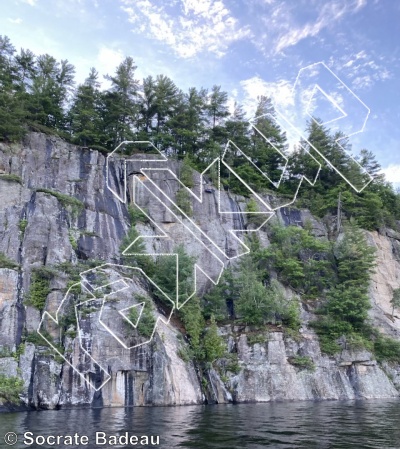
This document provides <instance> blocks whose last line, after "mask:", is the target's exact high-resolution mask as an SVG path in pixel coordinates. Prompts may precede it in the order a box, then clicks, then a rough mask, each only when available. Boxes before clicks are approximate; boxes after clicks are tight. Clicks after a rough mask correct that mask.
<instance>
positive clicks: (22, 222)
mask: <svg viewBox="0 0 400 449" xmlns="http://www.w3.org/2000/svg"><path fill="white" fill-rule="evenodd" d="M27 226H28V220H25V219H23V220H20V221H19V223H18V228H19V230H20V231H21V234H22V238H23V237H24V234H25V229H26V227H27Z"/></svg>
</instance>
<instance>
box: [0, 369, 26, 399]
mask: <svg viewBox="0 0 400 449" xmlns="http://www.w3.org/2000/svg"><path fill="white" fill-rule="evenodd" d="M23 387H24V383H23V382H22V380H21V379H19V378H18V377H14V376H12V377H6V376H5V375H4V374H0V398H1V399H3V400H5V401H6V402H8V403H10V404H19V403H20V398H19V396H20V394H22V391H23Z"/></svg>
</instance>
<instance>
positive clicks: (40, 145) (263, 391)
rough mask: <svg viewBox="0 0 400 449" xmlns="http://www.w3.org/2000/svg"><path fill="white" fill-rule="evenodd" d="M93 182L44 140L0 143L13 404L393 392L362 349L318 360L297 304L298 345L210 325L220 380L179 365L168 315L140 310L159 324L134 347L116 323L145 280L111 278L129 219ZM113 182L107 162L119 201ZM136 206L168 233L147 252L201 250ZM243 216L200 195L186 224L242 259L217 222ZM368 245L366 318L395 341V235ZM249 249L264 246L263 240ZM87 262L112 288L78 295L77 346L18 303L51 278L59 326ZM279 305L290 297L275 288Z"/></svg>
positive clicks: (398, 261)
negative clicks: (371, 261)
mask: <svg viewBox="0 0 400 449" xmlns="http://www.w3.org/2000/svg"><path fill="white" fill-rule="evenodd" d="M168 167H169V168H170V169H171V170H172V171H173V172H176V171H177V170H178V169H179V167H178V165H177V164H176V163H169V165H168ZM158 176H159V177H158V181H159V182H160V183H161V182H165V183H167V184H168V185H169V186H172V187H171V188H172V189H173V190H174V189H175V191H176V189H177V186H176V185H175V184H176V181H174V179H171V178H168V176H167V177H166V175H165V173H164V174H163V173H162V172H160V174H159V175H158ZM105 179H106V158H105V156H104V155H103V154H101V153H99V152H97V151H93V150H90V149H86V148H78V147H75V146H73V145H70V144H67V143H65V142H63V141H62V140H60V139H58V138H56V137H50V136H46V135H44V134H40V133H31V134H29V135H28V136H27V138H26V139H25V140H24V142H23V143H22V144H19V145H15V144H14V145H6V144H1V146H0V253H4V254H5V255H6V256H7V258H8V259H7V261H6V262H4V261H3V263H2V265H0V374H1V373H3V374H5V375H6V376H16V377H20V378H21V379H22V380H23V385H24V387H23V395H22V400H23V403H24V404H25V405H26V406H30V407H34V408H58V407H63V406H71V405H92V406H113V405H114V406H116V405H183V404H201V403H204V401H206V400H208V401H215V402H230V401H237V402H248V401H272V400H295V399H353V398H390V397H397V396H398V395H399V389H400V367H399V366H397V365H394V364H389V363H383V364H379V363H377V362H376V360H374V359H373V357H372V355H371V354H370V353H369V352H367V351H365V350H362V351H354V350H353V351H351V350H348V349H343V350H342V351H341V353H340V354H338V355H336V356H334V357H328V356H327V355H323V354H321V351H320V347H319V343H318V338H317V336H316V335H315V333H314V331H313V330H312V329H311V328H310V327H309V325H308V323H309V322H310V320H312V319H314V318H315V317H314V316H313V315H312V313H311V312H310V311H308V310H307V307H306V305H301V320H302V326H301V329H300V337H296V338H292V337H291V336H290V335H287V334H285V333H284V332H282V329H280V328H279V327H276V328H275V329H270V330H269V332H266V331H265V332H259V331H255V330H254V329H253V328H249V327H245V326H237V325H225V326H221V327H220V329H219V331H220V334H221V335H222V336H223V337H224V340H225V342H226V347H227V349H228V351H229V352H230V353H231V354H237V364H236V365H237V366H236V367H235V368H232V369H227V370H226V373H225V375H223V376H222V375H221V374H220V373H219V372H217V370H214V369H213V368H210V369H209V370H208V372H207V373H206V381H205V380H204V379H203V380H202V379H201V378H200V375H199V372H198V370H197V367H196V366H195V364H194V363H193V362H192V361H190V360H186V359H185V357H181V356H180V354H181V353H182V350H184V349H185V347H186V346H187V342H186V339H185V338H184V336H183V334H182V326H181V324H180V323H179V321H178V320H177V319H174V318H172V319H171V320H170V321H169V322H168V317H169V310H167V308H162V307H159V306H157V305H154V304H153V306H152V314H153V315H154V317H155V319H159V325H158V326H157V329H156V332H155V334H154V336H153V338H152V341H151V342H150V343H148V344H143V345H142V344H140V343H143V341H138V340H135V339H134V338H132V336H130V335H129V332H127V331H126V328H125V327H124V323H123V316H122V315H121V314H118V313H116V312H118V310H124V309H128V308H129V307H131V306H132V304H136V305H138V304H139V302H140V300H139V299H132V298H143V297H145V298H148V300H150V302H151V299H150V297H149V293H148V282H149V281H148V280H146V279H144V278H143V276H140V275H139V274H138V273H137V272H135V270H134V269H132V270H131V271H130V272H129V273H124V272H123V269H122V272H121V268H120V267H119V264H121V253H120V246H121V242H122V240H123V238H124V236H125V235H126V233H127V232H128V229H129V216H128V210H127V208H126V206H125V205H124V204H123V203H121V202H119V201H118V200H117V199H116V198H115V196H113V194H112V193H111V191H110V190H109V189H107V188H106V185H105ZM122 179H123V172H122V165H118V164H117V165H116V168H115V170H114V171H113V173H112V176H110V178H109V183H110V186H111V187H112V188H113V189H115V191H120V188H121V187H120V186H121V180H122ZM174 182H175V184H174ZM160 185H161V184H160ZM197 187H199V188H200V189H201V188H202V186H201V185H200V186H197ZM127 193H128V196H131V195H132V192H127ZM141 199H142V202H143V205H144V206H145V207H146V210H147V211H148V214H149V216H150V217H153V218H156V219H157V220H156V221H157V223H160V226H161V228H162V229H163V230H164V231H167V232H168V235H169V238H168V239H163V238H159V239H148V240H146V245H147V251H148V252H156V253H169V252H171V251H172V250H173V248H174V246H176V245H178V244H182V245H184V247H185V248H186V250H187V251H188V253H189V254H191V255H194V256H197V255H199V254H203V253H204V250H203V249H204V247H207V245H209V242H204V241H201V239H198V238H193V235H191V234H190V233H185V232H182V227H181V226H180V223H179V222H177V220H175V219H174V217H171V216H168V214H167V213H166V211H165V210H164V209H163V206H162V205H161V204H160V203H158V202H157V201H151V200H150V199H151V197H150V196H149V195H147V196H146V195H143V197H142V198H141ZM244 207H245V202H244V200H243V198H241V197H238V196H234V195H229V194H228V193H226V192H221V195H220V198H218V194H217V192H215V191H210V193H208V194H206V195H204V197H203V201H202V202H198V201H192V208H193V217H194V221H195V222H196V224H197V225H198V226H199V228H200V229H203V230H207V233H208V235H209V236H210V238H211V240H212V241H213V242H215V243H216V245H217V246H218V248H220V250H221V251H224V252H225V253H229V255H230V257H233V256H235V255H239V254H240V253H241V251H242V249H241V245H240V243H239V242H238V240H237V239H236V238H235V237H234V236H233V234H232V233H231V232H230V230H232V229H236V230H237V229H241V226H242V225H243V222H240V223H238V218H237V217H238V216H237V215H232V214H228V213H227V214H221V213H219V211H221V210H224V211H237V210H244ZM276 219H278V220H280V221H281V222H282V223H283V224H285V225H288V224H297V225H300V226H302V225H304V224H305V222H306V221H311V223H312V226H313V233H314V234H315V235H317V236H323V235H327V233H328V229H327V228H326V225H325V224H323V223H322V222H320V221H318V220H316V219H315V218H313V217H312V216H311V215H310V214H309V212H308V211H305V210H303V211H299V210H295V209H287V208H283V209H281V210H280V211H279V212H278V214H277V218H276ZM138 229H139V231H140V233H141V234H143V235H148V236H154V235H155V234H156V230H155V229H154V227H153V226H151V225H150V224H149V223H142V224H140V225H138ZM368 239H369V244H371V245H373V246H375V247H376V249H377V269H376V272H375V274H374V275H373V282H372V283H371V287H370V300H371V305H372V308H371V311H370V317H371V319H372V320H373V323H374V325H375V326H377V327H379V328H380V329H381V330H382V332H384V333H386V334H389V335H391V336H393V337H395V338H400V317H396V316H395V317H394V318H393V319H392V318H391V306H390V303H389V301H390V297H391V293H392V291H393V289H394V288H397V287H398V286H399V285H400V235H399V234H398V233H395V232H394V231H390V230H382V231H381V232H380V233H377V232H370V233H368ZM260 240H261V242H263V244H264V245H268V236H267V234H266V233H265V232H263V231H260ZM210 254H211V253H210ZM201 257H202V260H201V262H200V265H201V266H202V267H203V268H204V269H207V272H208V274H209V276H211V277H214V278H215V277H216V276H217V275H218V273H219V271H220V269H221V266H220V263H219V262H218V261H217V260H216V259H215V258H213V257H212V256H211V255H207V254H206V255H204V254H203V255H202V256H201ZM100 264H108V265H105V266H104V269H103V271H104V272H106V273H107V276H109V278H110V279H111V280H112V281H113V282H114V284H111V286H110V285H108V291H107V293H106V294H107V295H108V298H109V301H108V302H107V304H106V306H105V307H104V308H103V307H102V304H103V303H102V302H101V294H102V292H103V294H105V293H104V289H105V287H107V286H106V285H105V284H104V282H103V285H100V284H101V279H100V280H99V282H100V284H99V287H98V289H97V290H96V288H97V287H96V288H95V289H94V290H96V291H94V290H92V291H91V292H90V291H88V300H87V301H88V302H87V303H85V305H84V306H83V305H82V306H81V308H80V309H79V311H78V312H77V313H79V320H80V324H79V333H78V334H79V335H78V334H77V332H76V329H75V330H74V328H73V327H71V328H70V330H69V331H67V332H66V333H65V335H63V336H61V334H60V332H59V324H60V323H59V322H58V323H57V322H55V321H54V320H51V318H49V317H48V316H47V317H46V316H45V317H44V316H43V311H40V310H39V309H38V308H37V307H35V305H34V304H32V299H31V300H30V301H29V300H28V299H27V298H28V294H29V292H31V291H32V283H33V280H34V276H35V270H37V269H39V270H42V271H41V273H42V275H46V276H49V279H50V281H49V288H48V290H47V291H46V292H45V298H43V299H44V300H45V308H44V310H46V311H47V312H49V313H50V315H51V316H52V317H56V316H57V313H59V314H60V317H61V315H62V314H63V313H66V312H65V310H64V309H63V304H65V300H66V298H67V297H68V294H72V292H71V291H70V290H69V288H70V287H71V285H72V284H73V283H74V282H75V283H77V282H79V278H78V279H77V278H76V276H75V274H76V273H75V272H76V271H77V272H78V273H79V272H82V271H85V270H87V271H88V273H89V274H90V275H91V276H92V277H90V276H89V275H88V279H87V282H88V283H89V281H90V282H91V283H92V285H93V284H96V282H97V281H96V276H97V274H96V273H95V272H94V271H93V272H90V270H92V269H93V268H94V267H96V266H98V265H100ZM43 267H45V271H43ZM46 270H47V271H46ZM74 270H75V271H74ZM74 273H75V274H74ZM74 276H75V277H74ZM93 276H94V277H93ZM121 276H122V277H123V279H126V278H127V277H129V278H130V279H131V281H130V282H129V283H127V284H126V285H124V289H123V291H122V290H121V289H118V285H119V284H118V282H119V281H120V280H121ZM81 281H82V277H81ZM207 285H209V281H207V279H206V277H200V278H199V279H198V289H199V290H200V292H201V291H204V289H205V288H206V287H207ZM96 292H97V293H99V294H95V293H96ZM287 295H288V296H292V295H294V293H293V292H290V291H289V290H287ZM43 317H44V321H43V322H42V324H41V320H42V318H43ZM100 318H101V319H100ZM39 326H42V327H43V328H44V329H45V330H46V332H47V334H48V335H49V337H48V338H50V337H51V338H52V339H53V341H54V342H56V343H57V344H58V345H59V347H60V349H59V351H60V352H59V353H56V352H54V351H53V350H52V349H51V348H50V347H49V345H46V344H44V342H43V340H41V338H40V337H38V338H37V337H35V336H37V333H36V330H37V329H38V327H39ZM110 329H111V330H113V332H112V334H113V336H110V332H109V330H110ZM121 342H122V344H121ZM21 343H23V344H21ZM61 347H62V349H61ZM130 347H133V349H129V348H130ZM63 357H65V358H66V359H67V360H68V361H69V363H66V362H65V360H63ZM299 357H303V358H305V357H307V358H308V360H311V362H312V363H311V364H310V365H309V366H304V365H300V364H296V363H295V362H294V361H295V360H296V358H299ZM71 365H72V366H74V367H75V368H76V370H74V369H73V368H72V366H71ZM108 379H109V380H108ZM89 383H91V385H92V386H90V385H89ZM103 383H104V386H102V385H103ZM101 386H102V388H100V387H101Z"/></svg>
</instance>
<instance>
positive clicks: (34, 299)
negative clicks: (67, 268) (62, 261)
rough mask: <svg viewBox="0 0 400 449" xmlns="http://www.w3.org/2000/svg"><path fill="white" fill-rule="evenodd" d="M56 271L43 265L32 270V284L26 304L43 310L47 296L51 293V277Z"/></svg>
mask: <svg viewBox="0 0 400 449" xmlns="http://www.w3.org/2000/svg"><path fill="white" fill-rule="evenodd" d="M54 274H55V272H54V270H52V269H48V268H47V267H42V268H39V269H36V270H35V271H32V276H31V285H30V288H29V293H28V295H27V299H26V304H28V305H30V306H33V307H36V308H37V309H39V310H40V311H43V309H44V308H45V305H46V299H47V296H48V295H49V293H50V279H51V278H52V277H53V276H54Z"/></svg>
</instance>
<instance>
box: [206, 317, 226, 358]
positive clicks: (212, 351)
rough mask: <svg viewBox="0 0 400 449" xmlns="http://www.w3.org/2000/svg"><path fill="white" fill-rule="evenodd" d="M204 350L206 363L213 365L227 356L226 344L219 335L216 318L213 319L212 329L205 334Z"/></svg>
mask: <svg viewBox="0 0 400 449" xmlns="http://www.w3.org/2000/svg"><path fill="white" fill-rule="evenodd" d="M203 348H204V361H205V362H209V363H213V362H215V361H216V360H218V359H220V358H221V357H222V356H223V355H224V354H225V351H226V348H225V342H224V340H223V339H222V337H220V336H219V335H218V326H217V324H216V322H215V318H214V317H211V324H210V327H209V328H208V329H207V330H206V332H205V335H204V338H203Z"/></svg>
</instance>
